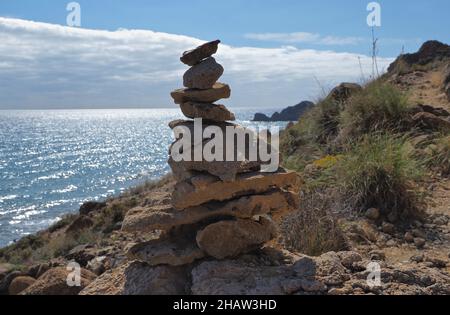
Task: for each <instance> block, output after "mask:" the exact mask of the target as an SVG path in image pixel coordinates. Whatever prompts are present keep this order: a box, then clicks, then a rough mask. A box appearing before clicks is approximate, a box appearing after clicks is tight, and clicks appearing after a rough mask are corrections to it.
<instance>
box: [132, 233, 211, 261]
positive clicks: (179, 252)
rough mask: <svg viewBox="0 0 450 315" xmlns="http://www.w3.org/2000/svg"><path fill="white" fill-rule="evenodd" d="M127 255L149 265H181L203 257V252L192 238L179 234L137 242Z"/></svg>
mask: <svg viewBox="0 0 450 315" xmlns="http://www.w3.org/2000/svg"><path fill="white" fill-rule="evenodd" d="M128 257H129V258H130V259H131V260H139V261H143V262H146V263H147V264H149V265H150V266H158V265H169V266H183V265H187V264H190V263H193V262H194V261H195V260H198V259H201V258H203V257H205V254H204V252H203V251H202V250H201V249H200V248H198V246H197V244H196V243H195V240H194V239H193V238H191V237H189V236H185V235H183V236H180V235H179V236H178V237H167V238H162V239H155V240H151V241H148V242H144V243H140V244H137V245H135V246H133V247H132V248H131V249H130V250H129V251H128Z"/></svg>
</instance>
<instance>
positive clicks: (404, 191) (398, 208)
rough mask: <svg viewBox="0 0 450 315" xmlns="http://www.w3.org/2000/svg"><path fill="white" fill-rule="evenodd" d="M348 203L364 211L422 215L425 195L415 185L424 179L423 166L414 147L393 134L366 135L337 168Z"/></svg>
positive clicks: (349, 205)
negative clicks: (373, 209)
mask: <svg viewBox="0 0 450 315" xmlns="http://www.w3.org/2000/svg"><path fill="white" fill-rule="evenodd" d="M336 174H337V178H338V179H339V186H340V189H341V193H342V196H343V197H344V199H345V203H346V204H347V206H348V207H351V209H354V210H359V211H364V210H366V209H368V208H372V207H374V208H378V209H380V210H381V211H382V213H384V214H389V213H393V212H395V213H397V214H398V215H400V216H402V217H410V216H413V217H416V216H418V215H419V214H420V209H421V206H422V201H423V196H422V195H421V193H420V192H419V191H418V189H417V188H416V186H415V184H414V183H415V182H416V181H418V180H420V178H421V176H422V167H421V163H420V162H419V161H417V160H416V159H414V157H413V149H412V147H411V146H410V145H409V144H408V143H407V142H406V141H405V140H404V139H402V138H399V137H394V136H392V135H389V134H372V135H366V136H364V137H363V138H362V139H361V140H360V141H358V142H356V143H354V144H353V145H351V147H350V149H349V150H348V152H346V154H345V156H344V157H343V158H342V160H341V161H340V162H339V163H338V165H337V169H336Z"/></svg>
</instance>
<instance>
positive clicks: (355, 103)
mask: <svg viewBox="0 0 450 315" xmlns="http://www.w3.org/2000/svg"><path fill="white" fill-rule="evenodd" d="M409 116H410V115H409V104H408V98H407V97H406V95H405V94H403V93H402V92H401V91H400V90H398V89H397V88H396V87H394V86H393V85H392V84H389V83H386V82H384V81H381V80H378V81H374V82H371V83H369V84H368V85H367V86H366V87H365V88H364V89H363V90H362V91H361V92H358V93H356V94H355V95H353V96H352V97H351V98H350V100H349V101H348V103H347V105H346V107H345V109H344V110H343V111H342V114H341V117H340V120H341V125H340V128H341V130H342V132H343V134H344V135H346V136H350V138H354V137H359V136H361V135H363V134H367V133H371V132H375V131H384V132H399V131H402V130H403V129H404V127H405V126H406V124H407V122H408V119H409Z"/></svg>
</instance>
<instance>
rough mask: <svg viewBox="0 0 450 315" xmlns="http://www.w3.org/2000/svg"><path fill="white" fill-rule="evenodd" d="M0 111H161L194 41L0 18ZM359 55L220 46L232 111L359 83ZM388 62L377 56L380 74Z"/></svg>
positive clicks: (293, 100) (143, 32)
mask: <svg viewBox="0 0 450 315" xmlns="http://www.w3.org/2000/svg"><path fill="white" fill-rule="evenodd" d="M0 38H1V40H0V56H1V60H0V108H6V107H13V108H37V107H50V108H52V107H103V108H105V107H143V106H145V107H162V106H173V105H171V99H170V96H169V93H170V91H171V90H172V89H175V88H178V87H180V86H181V84H182V75H183V72H184V71H186V70H187V67H186V66H184V65H183V64H181V62H180V61H179V57H180V55H181V53H182V52H183V51H184V50H187V49H190V48H193V47H195V46H197V45H199V44H201V43H202V42H203V41H202V40H200V39H196V38H192V37H188V36H182V35H174V34H167V33H159V32H153V31H147V30H125V29H121V30H117V31H115V32H111V31H101V30H89V29H78V28H69V27H65V26H59V25H52V24H46V23H37V22H31V21H25V20H19V19H10V18H0ZM358 57H360V58H361V61H362V64H363V68H364V72H365V73H366V75H368V74H369V73H370V65H371V60H370V58H369V57H367V56H362V55H357V54H352V53H336V52H333V51H318V50H301V49H298V48H295V47H291V46H285V47H280V48H270V49H269V48H253V47H232V46H228V45H225V44H224V45H221V47H220V51H219V53H218V54H217V56H216V59H217V60H218V61H219V62H220V63H221V64H223V65H224V67H225V75H224V76H223V78H221V81H222V82H227V83H229V84H230V85H231V88H232V90H233V95H232V99H231V100H230V101H227V102H226V103H228V104H230V105H232V106H258V107H261V106H286V105H292V104H294V103H296V102H298V101H300V100H303V99H310V98H314V97H316V96H317V94H318V92H319V90H320V88H319V87H318V85H317V83H316V82H315V79H314V77H317V78H318V79H319V81H320V82H322V84H324V85H326V86H330V87H331V85H333V84H336V83H339V82H340V81H354V80H357V79H358V78H359V77H360V73H361V72H360V68H359V64H358ZM391 61H392V59H384V58H380V60H379V63H380V67H381V68H385V67H386V66H387V65H388V64H389V63H390V62H391Z"/></svg>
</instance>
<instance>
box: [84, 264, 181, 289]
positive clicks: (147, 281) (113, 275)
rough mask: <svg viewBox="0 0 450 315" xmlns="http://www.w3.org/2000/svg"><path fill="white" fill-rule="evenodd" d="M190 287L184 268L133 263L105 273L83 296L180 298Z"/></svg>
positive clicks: (88, 287)
mask: <svg viewBox="0 0 450 315" xmlns="http://www.w3.org/2000/svg"><path fill="white" fill-rule="evenodd" d="M187 286H188V278H187V273H186V272H185V271H184V269H183V268H180V267H170V266H158V267H151V266H149V265H147V264H145V263H142V262H136V261H134V262H129V263H127V264H124V265H122V266H120V267H118V268H116V269H113V270H110V271H107V272H105V273H104V274H103V275H101V276H100V277H98V278H97V279H95V280H94V281H93V282H92V283H91V284H90V285H89V286H87V287H86V288H84V290H82V291H81V292H80V295H180V294H186V293H187Z"/></svg>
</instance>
